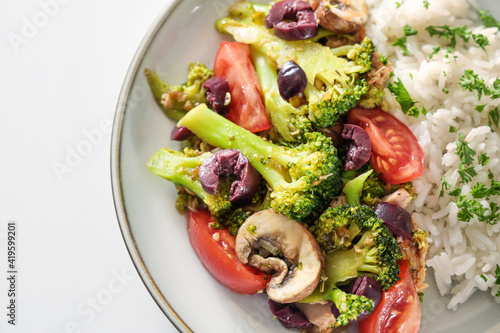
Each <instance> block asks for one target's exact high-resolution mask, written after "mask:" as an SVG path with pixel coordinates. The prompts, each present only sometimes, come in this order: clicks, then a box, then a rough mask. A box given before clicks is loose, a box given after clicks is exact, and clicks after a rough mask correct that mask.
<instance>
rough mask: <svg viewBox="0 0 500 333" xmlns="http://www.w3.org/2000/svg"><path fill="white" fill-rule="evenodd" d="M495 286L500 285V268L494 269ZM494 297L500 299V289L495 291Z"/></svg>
mask: <svg viewBox="0 0 500 333" xmlns="http://www.w3.org/2000/svg"><path fill="white" fill-rule="evenodd" d="M495 284H497V285H500V266H498V265H497V268H496V269H495ZM495 296H496V297H500V289H499V290H498V291H497V293H496V295H495Z"/></svg>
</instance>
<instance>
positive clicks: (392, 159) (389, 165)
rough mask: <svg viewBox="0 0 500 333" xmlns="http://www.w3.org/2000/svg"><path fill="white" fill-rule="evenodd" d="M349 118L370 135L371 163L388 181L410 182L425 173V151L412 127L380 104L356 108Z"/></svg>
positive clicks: (351, 122)
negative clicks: (376, 106) (386, 110)
mask: <svg viewBox="0 0 500 333" xmlns="http://www.w3.org/2000/svg"><path fill="white" fill-rule="evenodd" d="M347 122H348V123H350V124H354V125H358V126H360V127H362V128H363V129H364V130H365V131H366V132H367V133H368V136H369V137H370V142H371V144H372V157H371V159H370V163H371V165H372V166H373V168H374V169H375V170H376V171H377V172H378V173H380V178H381V179H382V180H383V181H384V182H386V183H388V184H400V183H405V182H409V181H411V180H413V179H415V178H417V177H419V176H421V175H422V174H423V173H424V152H423V150H422V147H420V144H419V143H418V140H417V138H416V137H415V135H414V134H413V133H412V131H411V130H410V129H409V128H408V127H407V126H406V125H405V124H403V123H402V122H401V121H399V120H398V119H397V118H396V117H394V116H393V115H391V114H390V113H388V112H385V111H383V110H382V109H380V108H375V109H363V108H354V109H352V110H350V111H349V112H348V113H347Z"/></svg>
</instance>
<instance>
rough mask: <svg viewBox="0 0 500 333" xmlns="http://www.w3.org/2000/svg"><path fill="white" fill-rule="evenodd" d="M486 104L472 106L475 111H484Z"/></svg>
mask: <svg viewBox="0 0 500 333" xmlns="http://www.w3.org/2000/svg"><path fill="white" fill-rule="evenodd" d="M485 106H486V104H483V105H476V107H475V108H474V110H476V111H477V112H479V113H481V112H483V111H484V107H485Z"/></svg>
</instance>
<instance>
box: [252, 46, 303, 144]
mask: <svg viewBox="0 0 500 333" xmlns="http://www.w3.org/2000/svg"><path fill="white" fill-rule="evenodd" d="M252 60H253V64H254V66H255V69H256V71H257V74H258V76H259V80H260V85H261V88H262V92H263V95H264V103H265V105H266V108H267V109H268V110H269V115H270V118H271V122H272V124H273V129H274V131H275V132H277V133H276V135H274V139H275V140H276V141H281V140H284V141H285V142H297V143H300V142H304V134H305V133H307V132H311V131H312V123H311V121H310V120H309V119H308V118H307V106H305V105H303V106H299V107H297V108H296V107H294V106H293V105H292V104H290V103H289V102H287V101H285V100H284V99H283V98H282V97H281V95H280V93H279V86H278V73H277V69H276V67H273V66H272V65H270V64H269V63H268V62H267V61H266V57H265V56H264V55H263V54H262V53H260V52H259V51H257V50H255V48H253V47H252ZM276 137H277V138H276Z"/></svg>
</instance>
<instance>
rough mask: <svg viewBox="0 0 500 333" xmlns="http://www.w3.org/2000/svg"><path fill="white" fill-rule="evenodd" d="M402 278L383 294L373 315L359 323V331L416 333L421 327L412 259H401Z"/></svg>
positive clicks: (367, 332)
mask: <svg viewBox="0 0 500 333" xmlns="http://www.w3.org/2000/svg"><path fill="white" fill-rule="evenodd" d="M399 266H400V269H401V273H400V274H399V277H400V278H401V279H400V280H399V281H398V282H397V283H396V284H395V285H394V286H392V287H391V288H390V289H389V290H388V291H386V292H384V293H383V294H382V300H381V301H380V304H379V305H378V306H377V308H376V309H375V310H374V311H373V313H372V315H371V316H370V317H368V318H367V319H365V320H363V321H361V322H360V323H359V333H415V332H418V330H419V328H420V314H421V313H420V300H419V298H418V294H417V291H416V289H415V285H414V283H413V279H412V277H411V272H410V261H409V260H400V261H399Z"/></svg>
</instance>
